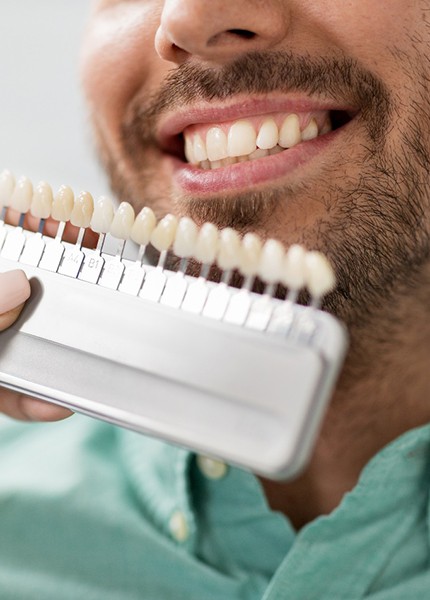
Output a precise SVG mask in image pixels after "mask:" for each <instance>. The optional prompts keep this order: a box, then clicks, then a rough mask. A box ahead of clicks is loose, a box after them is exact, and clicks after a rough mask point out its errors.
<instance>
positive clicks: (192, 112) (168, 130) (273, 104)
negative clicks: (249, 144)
mask: <svg viewBox="0 0 430 600" xmlns="http://www.w3.org/2000/svg"><path fill="white" fill-rule="evenodd" d="M321 110H327V111H343V112H346V113H348V114H350V115H351V116H354V115H355V114H356V113H357V112H358V109H357V107H351V106H350V105H345V104H341V103H336V102H335V101H333V100H330V101H323V100H315V99H312V98H309V97H307V96H293V95H292V96H288V97H286V96H282V97H272V98H267V97H266V98H253V99H249V98H243V99H237V98H236V99H235V100H234V101H232V102H230V103H225V102H224V103H223V104H222V105H221V104H219V103H218V104H215V102H214V103H209V102H205V103H201V104H197V105H193V106H185V107H183V108H181V109H179V110H177V111H176V112H172V113H168V114H167V115H166V116H165V117H164V118H163V119H162V120H161V121H160V123H159V126H158V128H157V134H156V137H157V141H158V144H159V146H160V148H161V149H162V150H164V151H166V152H169V153H172V154H177V153H178V136H179V135H180V134H181V133H182V132H183V131H184V130H185V129H186V128H187V127H188V126H189V125H195V124H197V123H214V124H217V123H223V122H226V121H234V120H236V119H246V118H247V117H251V116H257V115H264V114H272V113H277V112H286V113H297V114H298V113H303V112H313V111H321Z"/></svg>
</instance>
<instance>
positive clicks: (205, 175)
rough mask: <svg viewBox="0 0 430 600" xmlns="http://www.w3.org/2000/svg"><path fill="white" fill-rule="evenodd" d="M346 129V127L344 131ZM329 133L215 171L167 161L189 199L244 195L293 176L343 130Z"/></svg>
mask: <svg viewBox="0 0 430 600" xmlns="http://www.w3.org/2000/svg"><path fill="white" fill-rule="evenodd" d="M347 126H348V125H346V126H345V127H347ZM345 127H343V128H342V129H338V130H336V131H332V132H330V133H328V134H326V135H323V136H321V137H318V138H315V139H314V140H312V141H308V142H302V143H301V144H299V145H297V146H295V147H294V148H291V149H289V150H285V151H284V152H280V153H279V154H274V155H273V156H267V157H264V158H259V159H257V160H250V161H247V162H243V163H236V164H234V165H231V166H229V167H221V168H219V169H214V170H205V169H201V168H197V167H195V166H193V165H190V164H188V163H184V162H183V161H181V160H179V159H178V158H176V157H169V159H170V160H171V161H172V164H173V178H174V181H175V183H176V184H177V185H178V186H179V187H180V188H181V189H182V190H183V191H184V192H186V193H187V194H190V195H199V196H205V195H213V194H217V193H222V192H223V193H226V192H230V191H231V192H238V191H247V190H249V189H250V188H252V187H255V186H257V185H259V184H264V183H266V182H271V183H273V181H274V180H276V179H280V178H281V177H286V176H288V175H290V174H292V173H293V172H294V171H295V170H296V169H298V168H299V167H301V166H304V165H306V164H307V163H308V162H310V161H311V160H312V159H313V158H315V157H317V156H318V154H320V153H321V152H323V151H324V150H326V149H327V148H328V146H329V145H331V143H333V142H334V140H335V139H336V138H337V136H338V135H339V134H340V133H341V131H343V129H344V128H345Z"/></svg>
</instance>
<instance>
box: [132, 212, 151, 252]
mask: <svg viewBox="0 0 430 600" xmlns="http://www.w3.org/2000/svg"><path fill="white" fill-rule="evenodd" d="M156 225H157V217H156V216H155V215H154V211H153V210H152V209H151V208H149V206H144V207H143V208H142V210H141V211H140V213H139V214H138V215H137V217H136V220H135V221H134V223H133V227H132V228H131V239H132V240H133V242H135V243H136V244H139V245H140V246H146V245H147V244H149V241H150V239H151V234H152V232H153V231H154V229H155V227H156Z"/></svg>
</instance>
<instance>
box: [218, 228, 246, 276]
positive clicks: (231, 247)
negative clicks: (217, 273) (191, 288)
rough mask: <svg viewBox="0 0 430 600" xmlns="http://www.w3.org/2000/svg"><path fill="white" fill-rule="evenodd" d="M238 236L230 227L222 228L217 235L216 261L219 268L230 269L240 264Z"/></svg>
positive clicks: (239, 241)
mask: <svg viewBox="0 0 430 600" xmlns="http://www.w3.org/2000/svg"><path fill="white" fill-rule="evenodd" d="M240 248H241V240H240V236H239V234H238V233H237V231H235V230H234V229H231V227H226V228H225V229H222V231H221V232H220V235H219V247H218V256H217V263H218V266H219V267H220V269H223V270H224V271H230V270H231V269H235V268H236V267H238V266H239V265H240Z"/></svg>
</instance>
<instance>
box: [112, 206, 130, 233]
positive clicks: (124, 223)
mask: <svg viewBox="0 0 430 600" xmlns="http://www.w3.org/2000/svg"><path fill="white" fill-rule="evenodd" d="M133 223H134V210H133V207H132V205H131V204H129V203H128V202H121V204H120V205H119V206H118V208H117V210H116V212H115V216H114V218H113V221H112V223H111V226H110V234H111V235H113V237H115V238H118V239H120V240H127V239H128V238H129V237H130V233H131V228H132V227H133Z"/></svg>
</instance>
